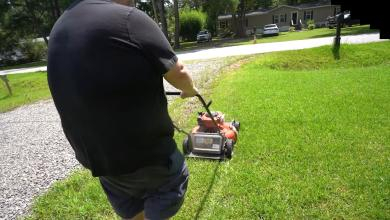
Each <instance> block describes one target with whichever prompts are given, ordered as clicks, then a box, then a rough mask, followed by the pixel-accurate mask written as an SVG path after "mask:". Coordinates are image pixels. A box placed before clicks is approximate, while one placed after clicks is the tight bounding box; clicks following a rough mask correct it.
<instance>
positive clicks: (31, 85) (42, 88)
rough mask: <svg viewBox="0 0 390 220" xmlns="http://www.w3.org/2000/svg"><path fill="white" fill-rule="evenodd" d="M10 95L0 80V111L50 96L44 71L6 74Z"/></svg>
mask: <svg viewBox="0 0 390 220" xmlns="http://www.w3.org/2000/svg"><path fill="white" fill-rule="evenodd" d="M7 78H8V80H9V84H10V86H11V89H12V93H13V94H12V96H10V95H9V94H8V90H7V87H6V86H5V84H4V82H3V81H2V80H0V112H6V111H9V110H12V109H14V108H16V107H19V106H22V105H25V104H30V103H33V102H36V101H38V100H42V99H48V98H50V97H51V95H50V91H49V89H48V85H47V74H46V72H38V73H27V74H15V75H8V76H7Z"/></svg>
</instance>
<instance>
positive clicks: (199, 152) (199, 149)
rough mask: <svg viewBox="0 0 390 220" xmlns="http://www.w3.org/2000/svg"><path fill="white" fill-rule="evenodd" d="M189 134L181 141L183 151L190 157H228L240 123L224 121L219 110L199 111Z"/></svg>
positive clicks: (230, 155) (231, 151)
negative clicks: (196, 123)
mask: <svg viewBox="0 0 390 220" xmlns="http://www.w3.org/2000/svg"><path fill="white" fill-rule="evenodd" d="M197 121H198V125H197V126H195V127H194V128H193V129H192V131H191V133H190V135H189V136H188V137H187V138H185V139H184V141H183V152H184V153H185V154H186V155H187V156H190V157H202V158H210V159H224V158H228V159H230V158H231V157H232V154H233V148H234V144H235V143H236V142H237V135H238V131H239V129H240V123H239V122H236V121H232V122H225V119H224V115H223V114H222V113H221V112H211V115H209V114H208V113H206V112H200V113H199V115H198V118H197Z"/></svg>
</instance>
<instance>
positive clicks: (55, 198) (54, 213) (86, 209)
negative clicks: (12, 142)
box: [26, 170, 119, 219]
mask: <svg viewBox="0 0 390 220" xmlns="http://www.w3.org/2000/svg"><path fill="white" fill-rule="evenodd" d="M37 204H39V205H36V206H35V209H34V215H33V216H30V217H27V218H26V219H113V216H114V211H113V210H112V209H111V206H110V204H109V203H108V201H107V198H106V196H105V194H104V192H103V190H102V188H101V187H100V184H99V182H98V180H97V179H96V178H93V177H92V176H91V174H90V172H89V171H86V170H76V171H74V172H73V173H72V175H71V177H70V178H68V179H67V181H66V182H57V183H55V184H54V185H53V186H52V188H51V191H50V195H49V196H47V197H45V198H44V199H39V200H38V201H37ZM80 204H82V205H80ZM48 213H50V215H48ZM118 219H119V218H118Z"/></svg>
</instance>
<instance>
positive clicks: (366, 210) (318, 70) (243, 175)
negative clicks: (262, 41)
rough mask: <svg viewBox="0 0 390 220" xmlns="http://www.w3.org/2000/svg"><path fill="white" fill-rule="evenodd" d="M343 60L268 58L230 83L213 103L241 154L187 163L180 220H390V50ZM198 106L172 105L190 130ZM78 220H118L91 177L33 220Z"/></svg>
mask: <svg viewBox="0 0 390 220" xmlns="http://www.w3.org/2000/svg"><path fill="white" fill-rule="evenodd" d="M340 56H341V59H340V60H334V59H333V55H332V52H331V47H329V46H324V47H320V48H314V49H307V50H300V51H287V52H277V53H271V54H263V55H257V56H253V57H251V58H248V59H247V60H246V61H240V62H239V63H237V64H235V65H232V66H231V68H230V69H229V70H225V71H224V72H223V73H222V74H220V75H219V76H218V77H217V79H216V80H215V81H214V83H213V85H211V86H210V88H209V89H208V91H207V92H206V93H205V94H206V95H205V96H206V97H207V98H209V97H211V98H212V99H213V105H212V106H211V107H212V109H215V110H220V111H223V112H224V113H226V117H227V118H228V119H232V118H235V119H236V120H239V121H240V122H241V126H242V127H241V132H240V135H239V141H238V143H237V145H236V149H235V154H234V156H233V159H232V160H230V161H224V162H217V161H208V160H199V159H198V160H197V159H188V160H187V163H188V166H189V169H190V173H191V177H190V184H189V190H188V193H187V197H186V200H185V203H184V205H183V208H182V209H181V211H180V212H179V213H178V215H177V216H175V217H174V219H331V218H332V219H389V218H390V212H389V198H390V170H389V169H388V167H389V166H390V161H389V158H390V149H389V145H390V117H389V112H390V71H389V70H390V42H382V43H373V44H366V45H343V46H342V47H341V53H340ZM291 57H294V58H296V59H288V58H291ZM194 103H197V102H195V99H193V100H184V101H183V100H178V101H177V102H175V103H173V105H170V111H171V113H172V118H173V119H174V120H175V121H177V122H179V124H180V126H181V127H183V128H185V129H190V127H191V126H193V125H194V123H195V114H196V112H197V111H199V110H201V107H200V106H199V105H197V104H195V106H194ZM188 115H192V116H191V117H190V118H189V119H187V118H186V117H187V116H188ZM182 138H183V135H176V140H177V143H178V144H179V145H180V144H181V141H182ZM76 218H77V219H112V218H116V217H115V215H114V214H113V213H112V211H111V209H110V208H109V205H108V203H107V201H106V200H105V197H104V195H103V193H102V190H101V189H100V188H99V186H98V182H97V181H96V179H94V178H91V177H89V172H88V171H85V170H81V171H76V173H75V174H73V175H72V176H71V177H70V178H69V179H67V180H65V181H61V182H58V183H56V184H55V185H54V186H53V187H52V188H51V189H50V190H49V192H48V193H47V194H45V195H44V196H41V197H40V198H38V200H36V202H35V204H34V207H33V210H32V215H31V216H30V217H29V219H76Z"/></svg>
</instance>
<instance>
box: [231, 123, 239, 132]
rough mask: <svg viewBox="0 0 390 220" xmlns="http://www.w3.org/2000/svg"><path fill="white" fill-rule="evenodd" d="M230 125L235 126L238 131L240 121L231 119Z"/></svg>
mask: <svg viewBox="0 0 390 220" xmlns="http://www.w3.org/2000/svg"><path fill="white" fill-rule="evenodd" d="M232 125H233V126H234V127H235V128H236V130H237V131H240V122H238V121H233V122H232Z"/></svg>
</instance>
